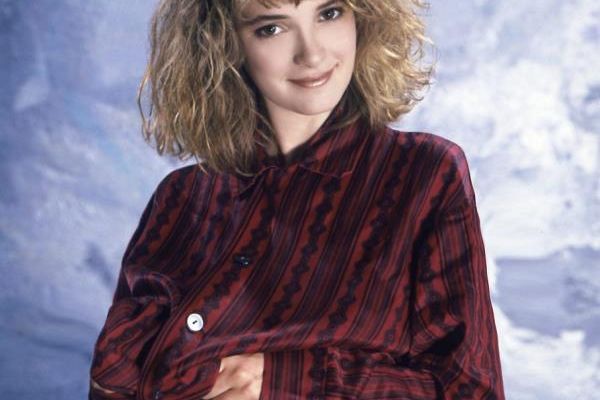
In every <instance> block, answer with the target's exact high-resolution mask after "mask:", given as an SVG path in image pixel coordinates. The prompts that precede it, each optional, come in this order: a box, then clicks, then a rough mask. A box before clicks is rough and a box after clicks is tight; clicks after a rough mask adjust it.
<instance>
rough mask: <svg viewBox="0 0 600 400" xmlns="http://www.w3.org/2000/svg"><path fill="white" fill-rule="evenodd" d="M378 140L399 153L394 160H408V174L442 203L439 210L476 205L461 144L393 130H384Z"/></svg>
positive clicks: (429, 133) (413, 132)
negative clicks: (462, 204) (381, 138)
mask: <svg viewBox="0 0 600 400" xmlns="http://www.w3.org/2000/svg"><path fill="white" fill-rule="evenodd" d="M381 136H382V137H383V138H384V139H383V140H385V141H387V142H388V143H391V144H393V145H394V147H396V148H398V149H400V150H399V151H396V152H395V157H404V158H406V159H407V160H408V165H409V166H410V169H411V173H412V174H418V175H419V177H418V178H419V182H421V184H422V185H427V186H428V187H429V188H430V189H431V194H432V195H433V196H436V197H438V198H439V199H441V200H440V202H441V204H440V207H442V208H448V207H453V206H454V205H455V204H457V203H464V202H465V201H470V202H474V201H475V194H474V190H473V185H472V181H471V173H470V170H469V162H468V159H467V155H466V153H465V151H464V149H463V147H462V146H461V145H460V144H458V143H456V142H455V141H453V140H451V139H448V138H447V137H444V136H442V135H440V134H435V133H431V132H420V131H401V130H398V129H394V128H392V127H386V129H385V131H384V132H383V135H381ZM386 137H387V139H386Z"/></svg>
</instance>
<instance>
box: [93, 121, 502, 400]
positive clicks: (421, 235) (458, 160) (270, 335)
mask: <svg viewBox="0 0 600 400" xmlns="http://www.w3.org/2000/svg"><path fill="white" fill-rule="evenodd" d="M336 116H338V113H332V114H331V115H330V117H329V118H328V119H327V121H326V122H325V123H324V124H323V125H322V126H321V128H319V130H318V131H317V132H316V133H315V134H314V135H313V136H311V137H310V138H309V140H307V141H306V142H305V143H303V144H301V145H300V146H298V147H297V148H296V149H294V150H293V152H292V153H291V154H290V155H289V157H283V156H282V155H277V156H270V155H268V154H266V153H265V152H264V150H262V149H261V148H259V156H258V158H257V165H256V166H257V169H256V171H257V174H256V175H255V176H254V177H252V178H246V177H241V176H237V175H232V174H217V173H213V172H210V171H209V173H208V174H205V173H204V172H203V171H202V170H200V169H199V168H198V167H197V166H196V165H188V166H185V167H182V168H179V169H176V170H174V171H172V172H171V173H169V174H168V175H167V176H166V177H164V179H163V180H162V181H161V182H160V183H159V184H158V186H157V187H156V189H155V191H154V193H153V194H152V196H151V198H150V199H149V201H148V203H147V206H146V208H145V209H144V211H143V213H142V215H141V217H140V221H139V224H138V226H137V228H136V230H135V232H134V234H133V235H132V237H131V239H130V242H129V243H128V246H127V248H126V251H125V254H124V255H123V259H122V264H121V268H120V271H119V279H118V283H117V287H116V288H115V293H114V297H113V301H112V304H111V307H110V308H109V310H108V313H107V317H106V321H105V324H104V326H103V328H102V330H101V332H100V334H99V336H98V339H97V342H96V346H95V348H94V356H93V360H92V364H91V370H90V375H91V378H92V379H93V380H94V381H95V382H97V383H98V384H99V385H100V386H102V387H104V388H106V389H109V390H111V391H113V392H114V393H111V394H107V393H105V392H103V391H101V390H100V389H97V388H94V387H90V392H89V393H90V394H89V398H90V399H138V400H142V399H144V400H146V399H147V400H150V399H173V400H192V399H200V398H202V396H203V395H205V394H207V393H208V392H209V391H210V390H211V388H212V387H213V385H214V383H215V381H216V379H217V377H218V374H219V367H220V360H221V359H222V358H224V357H227V356H230V355H235V354H241V353H255V352H262V353H264V355H265V358H264V359H265V364H264V372H263V380H262V388H261V400H267V399H278V400H279V399H504V389H503V382H502V373H501V367H500V357H499V348H498V340H497V332H496V327H495V322H494V314H493V310H492V304H491V299H490V292H489V287H488V280H487V271H486V263H485V249H484V243H483V238H482V234H481V228H480V221H479V216H478V213H477V207H476V199H475V193H474V190H473V186H472V182H471V177H470V173H469V166H468V163H467V159H466V156H465V154H464V152H463V150H462V149H461V147H460V146H459V145H457V144H456V143H453V142H452V141H450V140H448V139H445V138H443V137H441V136H438V135H435V134H432V133H425V132H401V131H397V130H394V129H392V128H390V127H384V128H381V129H380V130H377V131H376V130H373V129H371V128H368V127H367V125H366V123H365V122H364V121H362V120H358V121H355V122H354V123H352V124H351V125H348V126H346V127H343V128H335V129H334V128H332V126H333V125H332V122H333V121H334V120H335V117H336ZM197 316H199V317H200V318H201V323H202V326H201V329H193V328H195V326H192V325H190V318H192V321H193V320H194V318H196V319H195V321H196V323H198V317H197ZM196 326H198V325H196Z"/></svg>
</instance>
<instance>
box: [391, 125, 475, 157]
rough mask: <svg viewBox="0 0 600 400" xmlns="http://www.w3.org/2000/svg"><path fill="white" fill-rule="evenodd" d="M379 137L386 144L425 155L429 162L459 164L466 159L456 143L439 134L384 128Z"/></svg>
mask: <svg viewBox="0 0 600 400" xmlns="http://www.w3.org/2000/svg"><path fill="white" fill-rule="evenodd" d="M380 136H383V138H384V140H386V141H388V143H389V142H391V143H393V144H395V145H397V146H400V147H403V148H405V149H407V150H411V151H416V152H419V153H421V154H423V155H426V156H427V158H428V161H429V162H435V161H444V162H446V163H460V162H462V161H464V160H465V159H466V155H465V152H464V150H463V148H462V147H461V146H460V145H459V144H458V143H456V142H454V141H452V140H451V139H448V138H446V137H444V136H442V135H440V134H435V133H431V132H422V131H402V130H398V129H396V128H393V127H390V126H386V127H385V128H384V129H383V132H382V135H380Z"/></svg>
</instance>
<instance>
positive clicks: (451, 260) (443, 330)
mask: <svg viewBox="0 0 600 400" xmlns="http://www.w3.org/2000/svg"><path fill="white" fill-rule="evenodd" d="M438 178H439V179H437V182H438V183H439V185H438V187H440V188H441V189H440V191H439V193H438V194H437V195H435V196H432V199H433V200H432V201H439V203H438V204H437V206H436V207H434V211H433V212H432V213H431V214H430V216H429V217H427V218H426V219H425V222H424V225H423V226H424V227H423V229H422V231H421V233H420V235H419V237H418V239H417V240H416V241H415V246H414V257H413V262H412V264H411V288H412V289H411V295H410V300H409V301H407V307H409V308H410V316H409V319H408V330H409V337H410V341H409V343H410V344H409V345H408V351H406V352H405V353H403V354H401V355H396V354H394V355H392V354H391V353H387V354H385V353H384V354H381V353H376V354H369V353H365V352H362V351H360V350H357V349H328V352H329V356H328V357H329V358H330V360H329V362H328V366H327V371H326V376H325V382H326V383H325V387H326V391H327V397H328V398H360V399H392V398H394V399H396V398H403V399H414V400H416V399H443V400H450V399H452V400H454V399H488V400H492V399H504V398H505V395H504V388H503V379H502V372H501V364H500V354H499V347H498V339H497V332H496V326H495V322H494V313H493V309H492V303H491V299H490V291H489V286H488V277H487V270H486V260H485V249H484V243H483V238H482V234H481V228H480V220H479V216H478V213H477V208H476V201H475V194H474V191H473V186H472V183H471V178H470V173H469V169H468V164H467V160H466V158H465V155H464V153H463V151H462V149H461V148H460V147H459V146H457V145H454V146H452V147H451V149H450V151H448V152H447V153H446V155H445V157H444V161H443V162H442V167H441V168H440V173H439V176H438ZM291 355H292V353H289V354H287V355H286V354H278V355H269V356H268V358H266V360H268V361H267V362H266V363H265V367H266V374H265V377H266V378H265V379H266V382H263V388H265V387H266V388H267V389H268V390H267V391H268V392H270V390H271V389H272V388H277V387H278V384H277V382H276V381H275V378H276V377H277V376H278V375H277V372H276V371H274V370H279V371H281V370H283V368H281V367H290V368H291V367H292V366H293V362H294V359H296V358H298V357H297V356H295V357H294V358H292V357H291ZM286 357H287V358H286ZM286 360H287V361H286ZM298 365H301V364H298ZM279 375H280V376H279V377H281V376H284V375H281V373H279ZM265 398H268V396H267V397H265Z"/></svg>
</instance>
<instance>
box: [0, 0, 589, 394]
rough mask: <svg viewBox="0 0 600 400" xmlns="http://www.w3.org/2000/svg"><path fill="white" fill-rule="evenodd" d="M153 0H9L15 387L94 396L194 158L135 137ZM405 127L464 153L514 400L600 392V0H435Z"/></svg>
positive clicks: (5, 317)
mask: <svg viewBox="0 0 600 400" xmlns="http://www.w3.org/2000/svg"><path fill="white" fill-rule="evenodd" d="M155 3H156V2H155V0H153V1H147V0H146V1H142V0H135V1H134V0H128V1H118V0H102V1H101V0H94V1H84V0H22V1H19V0H0V57H1V61H0V179H1V181H2V186H1V188H0V276H1V279H0V393H1V396H2V398H3V399H4V398H5V399H20V400H28V399H48V400H50V399H83V398H85V396H86V393H87V392H86V389H87V385H88V371H89V363H90V359H91V352H92V349H93V345H94V342H95V340H96V338H97V335H98V333H99V330H100V328H101V326H102V324H103V322H104V318H105V316H106V312H107V310H108V306H109V304H110V300H111V297H112V293H113V290H114V287H115V283H116V274H117V272H118V269H119V267H120V260H121V257H122V255H123V252H124V250H125V246H126V244H127V241H128V240H129V238H130V236H131V235H132V233H133V231H134V229H135V227H136V225H137V222H138V220H139V217H140V215H141V212H142V209H143V207H144V205H145V202H146V201H147V199H148V198H149V196H150V194H151V192H152V191H153V189H154V188H155V186H156V185H157V183H158V182H159V181H160V179H161V178H162V177H163V176H164V175H165V174H166V173H167V172H169V171H171V170H172V169H174V168H177V167H179V166H182V165H184V164H189V163H190V162H193V161H188V162H186V163H181V162H177V161H175V160H172V159H168V158H161V157H159V156H158V155H157V154H156V153H155V152H153V150H152V149H151V148H150V147H149V146H148V145H147V144H145V142H144V141H143V139H142V136H141V134H140V118H139V115H138V112H137V108H136V107H137V105H136V103H135V95H136V89H137V85H138V82H139V78H140V77H141V74H142V71H143V67H144V63H145V59H146V54H147V47H148V44H147V41H146V33H147V28H148V21H149V18H150V13H151V12H152V7H153V6H154V5H155ZM426 18H427V22H428V24H429V27H430V28H429V34H430V35H431V36H432V38H433V39H434V41H435V42H436V45H437V47H438V54H437V56H438V67H437V68H438V74H437V79H436V83H435V84H434V85H433V86H432V87H431V89H430V90H429V91H428V92H427V93H426V97H425V100H424V101H423V102H422V103H421V104H420V105H419V106H418V107H417V108H415V110H414V111H413V113H411V114H410V115H409V116H408V117H407V118H405V119H404V120H402V121H401V122H399V123H398V124H395V125H394V126H395V127H398V128H401V129H404V130H420V131H430V132H434V133H436V134H439V135H441V136H445V137H447V138H449V139H451V140H453V141H455V142H457V143H458V144H460V145H461V147H462V148H463V149H464V150H465V153H466V154H467V158H468V160H469V165H470V168H471V174H472V179H473V183H474V185H475V189H476V195H477V201H478V210H479V214H480V217H481V223H482V230H483V235H484V239H485V242H486V253H487V257H488V266H489V277H490V285H491V289H492V298H493V302H494V312H495V315H496V323H497V327H498V331H499V337H500V348H501V357H502V364H503V372H504V380H505V386H506V392H507V397H508V398H509V399H525V400H529V399H544V400H553V399H592V398H594V397H595V396H596V397H595V398H598V397H597V396H598V395H597V393H598V392H599V390H600V351H599V348H600V271H599V268H600V186H599V185H600V167H599V157H600V137H599V136H600V73H599V72H598V71H599V70H600V67H599V66H600V2H598V1H595V0H570V1H565V0H560V1H559V0H545V1H541V0H537V1H519V0H504V1H494V0H463V1H460V2H450V1H442V0H432V1H431V9H430V10H429V11H428V12H427V17H426Z"/></svg>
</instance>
